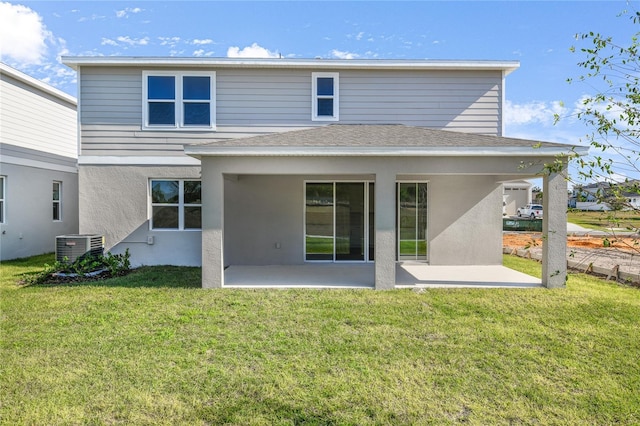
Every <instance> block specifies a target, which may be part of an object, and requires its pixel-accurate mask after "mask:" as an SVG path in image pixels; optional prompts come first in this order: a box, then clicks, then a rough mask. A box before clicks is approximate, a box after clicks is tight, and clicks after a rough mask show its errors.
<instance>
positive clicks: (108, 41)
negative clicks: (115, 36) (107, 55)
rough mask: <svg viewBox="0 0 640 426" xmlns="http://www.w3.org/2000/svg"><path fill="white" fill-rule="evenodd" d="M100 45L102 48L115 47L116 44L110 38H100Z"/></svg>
mask: <svg viewBox="0 0 640 426" xmlns="http://www.w3.org/2000/svg"><path fill="white" fill-rule="evenodd" d="M100 44H101V45H102V46H117V45H118V43H116V42H115V41H113V40H111V39H110V38H104V37H103V38H102V41H101V42H100Z"/></svg>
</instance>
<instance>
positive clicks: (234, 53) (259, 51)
mask: <svg viewBox="0 0 640 426" xmlns="http://www.w3.org/2000/svg"><path fill="white" fill-rule="evenodd" d="M227 57H228V58H279V57H280V54H279V53H278V52H272V51H270V50H269V49H266V48H264V47H262V46H260V45H258V43H253V44H252V45H251V46H247V47H245V48H243V49H240V48H239V47H237V46H231V47H230V48H229V49H228V50H227Z"/></svg>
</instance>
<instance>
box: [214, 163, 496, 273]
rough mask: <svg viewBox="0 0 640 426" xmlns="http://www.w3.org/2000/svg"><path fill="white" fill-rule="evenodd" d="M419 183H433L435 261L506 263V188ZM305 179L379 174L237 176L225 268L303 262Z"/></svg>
mask: <svg viewBox="0 0 640 426" xmlns="http://www.w3.org/2000/svg"><path fill="white" fill-rule="evenodd" d="M414 179H415V180H419V181H428V194H429V200H428V228H427V245H428V247H429V263H431V264H434V265H466V264H491V265H498V264H501V263H502V239H501V230H502V222H501V220H500V217H501V216H502V210H501V209H500V203H499V200H500V199H501V198H502V186H501V184H500V183H499V182H496V179H495V177H492V176H482V177H477V176H430V175H421V176H419V177H417V176H414ZM305 180H306V181H327V180H329V181H331V180H335V181H347V180H354V181H373V177H372V176H371V175H359V176H354V175H329V176H327V175H309V176H264V175H263V176H258V175H239V176H237V179H235V178H234V179H232V180H226V181H225V201H224V205H225V211H224V235H225V266H228V265H280V264H302V263H304V262H305V259H304V182H305ZM403 180H404V179H403ZM442 206H446V209H445V208H442ZM376 207H378V206H376ZM376 213H378V212H377V211H376ZM394 215H395V212H394ZM479 219H481V222H479ZM394 220H395V219H394ZM469 229H473V230H474V232H472V233H471V232H469ZM461 242H462V243H461ZM276 243H278V244H279V247H280V248H276ZM394 251H395V248H394Z"/></svg>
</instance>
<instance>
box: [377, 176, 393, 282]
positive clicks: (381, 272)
mask: <svg viewBox="0 0 640 426" xmlns="http://www.w3.org/2000/svg"><path fill="white" fill-rule="evenodd" d="M375 231H376V237H375V243H376V248H375V286H376V290H389V289H393V288H395V285H396V175H395V173H390V172H387V171H383V172H381V173H377V174H376V184H375Z"/></svg>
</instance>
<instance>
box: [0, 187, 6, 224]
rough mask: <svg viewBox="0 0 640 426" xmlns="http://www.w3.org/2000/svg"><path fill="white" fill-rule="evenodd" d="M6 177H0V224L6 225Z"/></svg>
mask: <svg viewBox="0 0 640 426" xmlns="http://www.w3.org/2000/svg"><path fill="white" fill-rule="evenodd" d="M5 182H6V176H0V191H1V192H0V223H6V221H7V217H6V216H5V205H6V204H7V188H6V186H5Z"/></svg>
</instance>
